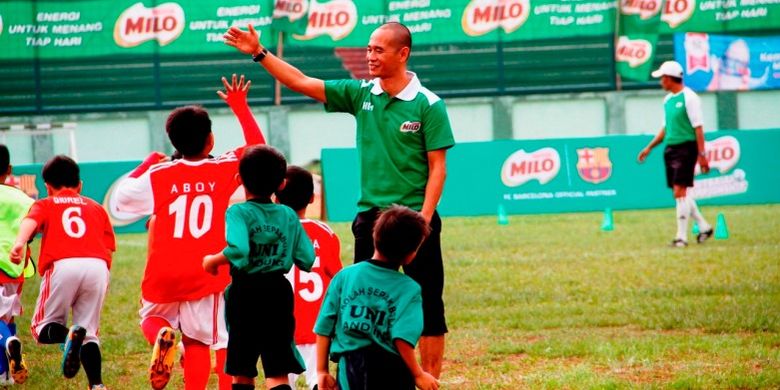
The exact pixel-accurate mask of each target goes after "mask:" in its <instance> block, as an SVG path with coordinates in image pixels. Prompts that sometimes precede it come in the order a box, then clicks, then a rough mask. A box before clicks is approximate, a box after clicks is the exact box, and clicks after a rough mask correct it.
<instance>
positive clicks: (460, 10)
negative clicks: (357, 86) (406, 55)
mask: <svg viewBox="0 0 780 390" xmlns="http://www.w3.org/2000/svg"><path fill="white" fill-rule="evenodd" d="M309 4H310V8H309V24H308V28H307V30H306V33H305V34H303V35H295V36H293V40H294V42H293V43H291V44H301V45H316V46H347V47H362V46H365V45H366V43H367V42H368V37H369V36H370V35H371V32H372V31H373V30H374V29H375V28H377V27H379V26H380V25H382V24H384V23H386V22H390V21H395V22H400V23H403V24H404V25H406V26H407V27H409V30H411V31H412V33H413V36H414V42H415V44H423V45H425V44H440V43H444V44H446V43H461V42H495V41H498V40H499V39H502V40H505V41H519V40H533V39H546V38H564V37H571V36H593V35H608V34H612V32H613V31H614V24H615V23H614V21H615V8H616V6H617V3H616V2H615V1H592V0H572V1H567V2H565V3H562V2H561V1H559V0H535V1H533V3H532V2H531V1H530V0H500V1H499V0H492V1H485V0H425V1H389V2H380V1H371V0H363V1H349V0H332V1H323V2H318V1H317V0H311V1H310V3H309Z"/></svg>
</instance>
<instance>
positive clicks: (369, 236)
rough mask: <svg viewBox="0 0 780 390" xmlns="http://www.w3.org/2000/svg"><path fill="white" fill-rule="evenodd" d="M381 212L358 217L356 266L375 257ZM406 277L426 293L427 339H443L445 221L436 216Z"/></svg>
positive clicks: (353, 229)
mask: <svg viewBox="0 0 780 390" xmlns="http://www.w3.org/2000/svg"><path fill="white" fill-rule="evenodd" d="M378 216H379V209H378V208H373V209H370V210H367V211H364V212H361V213H358V215H357V216H356V217H355V221H354V222H352V233H353V234H354V235H355V262H356V263H357V262H360V261H363V260H368V259H371V257H372V256H373V255H374V237H373V232H374V223H375V222H376V219H377V218H378ZM404 273H405V274H407V275H409V277H411V278H412V279H414V280H415V281H416V282H417V283H418V284H419V285H420V288H421V290H422V305H423V332H422V335H423V336H441V335H443V334H445V333H447V322H446V319H445V318H444V300H443V299H442V294H443V293H444V262H443V260H442V255H441V218H439V213H438V212H435V213H433V218H432V219H431V234H430V236H428V238H427V239H426V240H425V242H423V244H422V246H421V247H420V250H419V251H417V257H415V258H414V260H412V262H411V263H410V264H409V265H406V266H404Z"/></svg>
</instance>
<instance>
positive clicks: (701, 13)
mask: <svg viewBox="0 0 780 390" xmlns="http://www.w3.org/2000/svg"><path fill="white" fill-rule="evenodd" d="M777 28H780V1H775V0H766V1H765V0H620V22H619V35H620V38H619V40H618V44H617V47H616V56H615V58H616V62H617V70H618V73H619V74H620V75H621V76H622V77H624V78H627V79H631V80H637V81H647V79H648V78H649V76H650V67H651V66H652V65H651V64H652V63H653V58H654V56H655V51H656V50H655V45H656V42H657V41H658V34H669V33H673V32H685V31H692V32H703V33H726V32H735V31H760V30H765V29H777ZM648 45H649V46H648ZM636 53H643V54H645V53H646V54H647V56H645V57H641V56H638V55H637V54H636ZM678 58H679V56H678ZM678 61H679V60H678Z"/></svg>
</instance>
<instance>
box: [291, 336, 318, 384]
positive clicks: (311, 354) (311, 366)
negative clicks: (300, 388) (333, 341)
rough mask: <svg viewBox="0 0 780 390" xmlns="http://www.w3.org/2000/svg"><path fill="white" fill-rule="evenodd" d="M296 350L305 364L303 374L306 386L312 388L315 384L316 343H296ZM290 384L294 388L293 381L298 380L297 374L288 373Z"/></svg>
mask: <svg viewBox="0 0 780 390" xmlns="http://www.w3.org/2000/svg"><path fill="white" fill-rule="evenodd" d="M296 347H298V352H300V354H301V357H302V358H303V362H304V363H305V364H306V371H304V372H303V374H301V375H303V376H304V377H305V378H306V387H308V388H309V389H313V388H314V386H315V385H316V384H317V344H297V345H296ZM289 380H290V386H292V387H293V388H295V381H297V380H298V375H295V374H290V375H289Z"/></svg>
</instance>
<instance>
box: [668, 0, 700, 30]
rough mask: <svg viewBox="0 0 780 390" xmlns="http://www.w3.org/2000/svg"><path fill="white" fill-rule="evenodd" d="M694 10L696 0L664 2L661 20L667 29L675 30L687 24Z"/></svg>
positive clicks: (669, 0) (670, 0)
mask: <svg viewBox="0 0 780 390" xmlns="http://www.w3.org/2000/svg"><path fill="white" fill-rule="evenodd" d="M695 8H696V0H666V1H665V2H664V10H663V13H662V14H661V20H663V21H664V22H666V24H668V25H669V27H671V28H675V27H677V26H679V25H681V24H683V23H685V22H687V21H688V19H690V18H691V16H693V10H694V9H695Z"/></svg>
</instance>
